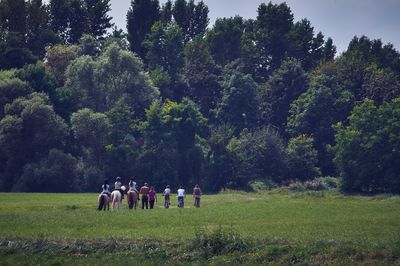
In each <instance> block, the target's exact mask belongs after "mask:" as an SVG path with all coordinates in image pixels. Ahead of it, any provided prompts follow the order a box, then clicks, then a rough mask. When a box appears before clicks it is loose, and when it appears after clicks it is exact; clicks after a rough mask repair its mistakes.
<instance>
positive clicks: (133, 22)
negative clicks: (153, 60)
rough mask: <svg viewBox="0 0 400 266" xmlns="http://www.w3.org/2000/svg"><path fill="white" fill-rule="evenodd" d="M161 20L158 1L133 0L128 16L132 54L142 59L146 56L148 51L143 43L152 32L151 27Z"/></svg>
mask: <svg viewBox="0 0 400 266" xmlns="http://www.w3.org/2000/svg"><path fill="white" fill-rule="evenodd" d="M159 18H160V7H159V2H158V0H145V1H143V0H132V1H131V7H130V8H129V10H128V13H127V15H126V20H127V31H128V41H129V44H130V48H131V51H132V52H135V53H137V54H138V55H139V56H140V57H141V58H142V59H144V58H145V56H146V49H145V48H144V47H143V45H142V42H143V40H144V39H145V37H146V35H147V34H148V33H149V32H150V30H151V26H152V25H153V24H154V22H156V21H158V20H159Z"/></svg>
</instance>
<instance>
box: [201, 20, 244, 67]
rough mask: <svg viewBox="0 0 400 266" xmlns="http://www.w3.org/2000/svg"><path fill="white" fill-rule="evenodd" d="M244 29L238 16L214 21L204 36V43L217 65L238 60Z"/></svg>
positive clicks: (242, 22)
mask: <svg viewBox="0 0 400 266" xmlns="http://www.w3.org/2000/svg"><path fill="white" fill-rule="evenodd" d="M244 28H245V25H244V21H243V18H242V17H239V16H235V17H233V18H222V19H217V20H216V21H215V24H214V26H213V28H212V29H211V30H210V31H208V32H207V34H206V42H207V45H208V47H209V50H210V52H211V54H212V56H213V58H214V60H215V62H216V63H217V64H220V65H226V64H228V63H229V62H231V61H233V60H235V59H238V58H240V56H241V42H242V35H243V32H244Z"/></svg>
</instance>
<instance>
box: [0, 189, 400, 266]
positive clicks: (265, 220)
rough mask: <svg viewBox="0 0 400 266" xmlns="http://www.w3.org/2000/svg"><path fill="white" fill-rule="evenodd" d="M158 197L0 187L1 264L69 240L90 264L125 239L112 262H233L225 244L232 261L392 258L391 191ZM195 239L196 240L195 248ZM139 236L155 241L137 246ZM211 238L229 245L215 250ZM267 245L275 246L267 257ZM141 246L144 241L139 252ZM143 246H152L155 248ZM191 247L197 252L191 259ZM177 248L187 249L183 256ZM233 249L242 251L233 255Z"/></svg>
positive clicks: (63, 257)
mask: <svg viewBox="0 0 400 266" xmlns="http://www.w3.org/2000/svg"><path fill="white" fill-rule="evenodd" d="M161 198H162V197H161V196H160V195H159V201H160V202H159V203H158V204H157V205H156V207H155V209H153V210H141V209H140V210H136V211H135V210H128V209H127V206H126V202H124V205H123V208H122V209H121V210H120V211H109V212H108V211H106V212H103V211H101V212H99V211H97V210H96V204H97V195H96V194H17V193H16V194H8V193H3V194H1V193H0V202H1V204H0V241H1V243H0V255H2V256H0V257H2V259H0V265H1V264H5V265H7V264H9V265H15V264H19V263H22V262H24V263H28V262H29V263H28V264H41V263H42V262H41V259H43V260H44V259H45V260H44V262H48V263H49V264H54V263H55V264H60V263H58V262H61V264H69V263H71V264H73V263H77V260H75V259H74V258H73V257H72V258H71V257H70V256H67V255H68V254H67V253H65V252H64V251H65V250H67V251H68V250H69V251H68V252H72V253H73V254H76V253H79V252H76V249H78V251H79V248H78V247H80V249H82V248H83V249H85V248H86V250H87V252H86V253H85V254H86V255H85V256H78V257H79V260H78V262H79V261H80V262H81V263H82V264H94V263H95V262H96V261H98V260H103V259H105V258H108V257H109V258H110V259H112V257H113V256H114V255H115V252H117V250H115V249H110V245H112V246H113V247H116V246H118V247H125V248H120V250H121V249H122V250H124V252H125V253H124V254H125V255H124V256H121V260H120V261H119V262H120V264H129V261H130V260H129V259H131V261H132V260H133V261H135V262H140V264H142V263H149V264H152V263H155V264H157V262H160V260H167V261H169V262H171V263H178V262H181V261H183V262H185V261H186V263H192V262H194V261H196V262H199V263H201V262H203V263H204V262H207V263H210V262H215V263H216V264H220V263H222V262H226V263H232V261H231V260H229V259H228V258H230V259H232V257H231V256H227V254H226V253H229V254H236V255H235V256H233V257H235V258H236V259H238V260H239V261H236V262H238V263H249V264H251V263H253V262H257V260H260V262H262V263H267V262H271V261H272V262H274V263H277V264H287V263H289V264H296V262H297V261H296V259H295V260H294V261H291V259H290V258H292V257H293V256H295V258H296V256H297V255H296V254H300V255H301V254H303V255H301V256H300V257H301V258H302V259H300V261H299V263H300V264H301V263H303V262H309V263H306V264H313V263H311V262H312V261H314V260H316V259H317V258H320V256H322V255H326V254H331V255H332V256H331V257H329V258H326V262H330V263H331V262H334V261H335V260H336V259H338V261H337V262H338V263H345V264H346V262H348V263H351V264H353V263H354V262H355V261H354V260H355V259H357V258H358V257H359V256H361V255H362V259H361V261H360V262H363V263H365V262H368V261H369V262H373V263H374V264H375V263H377V262H382V263H383V264H392V263H393V264H394V263H399V262H400V260H399V257H398V255H397V253H396V252H398V253H399V256H400V246H399V243H400V242H399V240H400V211H399V210H400V197H397V196H375V197H365V196H343V195H341V194H338V193H335V192H329V193H324V192H310V193H277V192H262V193H234V192H229V193H221V194H218V195H205V196H204V197H203V199H202V207H201V208H199V209H196V208H194V207H193V206H192V205H193V200H192V199H191V198H190V197H188V198H187V199H186V202H185V204H186V206H185V208H184V209H178V208H176V198H173V199H172V201H173V202H172V203H173V205H172V206H171V208H170V209H164V208H163V207H162V200H161ZM174 201H175V202H174ZM196 233H197V236H196ZM238 239H239V240H238ZM38 241H39V242H38ZM110 241H111V242H110ZM196 241H197V242H202V244H204V245H203V246H201V245H202V244H201V245H200V246H197V248H196ZM207 241H208V242H207ZM218 241H219V242H221V243H222V244H221V243H219V242H218ZM237 241H239V242H237ZM236 242H237V243H236ZM10 243H11V244H10ZM146 243H148V244H149V245H150V246H151V247H153V246H154V247H153V248H151V247H150V249H149V248H148V247H143V246H141V245H145V244H146ZM210 243H211V244H210ZM219 244H221V245H222V246H224V245H225V246H229V245H231V244H232V246H233V247H234V248H230V249H228V250H227V249H224V248H220V249H218V248H217V250H216V249H215V248H214V247H215V246H218V245H219ZM96 245H97V248H93V249H91V248H90V247H93V246H96ZM235 245H236V246H238V247H236V246H235ZM285 247H286V248H285ZM288 247H289V248H288ZM273 248H276V249H277V250H278V251H276V252H277V254H278V255H276V256H275V255H274V256H272V257H271V255H268V254H270V253H271V250H270V249H273ZM70 249H71V250H70ZM142 249H145V250H146V251H145V252H144V253H143V254H142V251H141V250H142ZM158 249H159V251H157V250H158ZM181 249H183V250H181ZM341 249H343V250H344V251H340V250H341ZM24 250H25V252H22V251H24ZM51 250H53V251H54V250H56V251H57V250H58V252H55V251H54V252H55V253H54V252H53V253H52V252H50V251H51ZM63 250H64V251H63ZM149 250H153V251H154V250H156V251H155V254H156V255H154V254H153V255H154V258H152V257H151V256H150V255H151V254H152V253H151V252H153V251H150V253H149V254H150V255H149V254H148V252H149ZM224 250H225V251H224ZM338 250H339V251H338ZM101 251H104V252H101ZM169 251H171V252H172V253H169ZM193 251H196V252H200V253H201V254H200V253H199V254H197V255H198V259H195V257H193V256H194V255H193V254H196V252H194V253H193ZM26 252H27V253H28V254H30V256H29V257H30V258H31V259H29V260H28V259H27V258H28V257H27V256H28V255H27V254H26ZM157 252H159V253H160V254H161V255H160V254H158V253H157ZM185 252H186V253H187V252H189V253H190V252H191V253H192V255H193V256H191V255H188V258H186V257H185V256H186V255H184V254H186V253H185ZM224 252H225V253H224ZM341 252H344V253H343V254H342V253H341ZM360 252H361V255H360V254H359V253H360ZM273 253H274V252H273ZM113 254H114V255H113ZM146 254H147V255H146ZM177 254H181V255H177ZM182 254H183V255H182ZM241 254H242V255H243V254H247V255H246V256H245V257H243V258H242V255H241ZM263 254H264V255H263ZM266 254H267V255H268V256H267V255H266ZM374 254H375V255H374ZM376 254H378V255H376ZM379 254H380V255H379ZM97 256H98V257H97ZM149 256H150V260H148V259H149ZM263 256H264V257H263ZM265 256H266V257H265ZM357 256H358V257H357ZM224 258H226V259H228V261H225V260H224ZM240 258H242V259H243V261H240ZM52 259H54V260H55V261H53V262H54V263H53V262H52ZM220 260H222V261H220ZM288 260H290V261H288ZM292 262H293V263H292ZM45 264H46V263H45Z"/></svg>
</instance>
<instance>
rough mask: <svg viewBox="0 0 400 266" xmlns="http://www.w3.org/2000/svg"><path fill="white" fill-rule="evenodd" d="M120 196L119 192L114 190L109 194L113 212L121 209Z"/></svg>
mask: <svg viewBox="0 0 400 266" xmlns="http://www.w3.org/2000/svg"><path fill="white" fill-rule="evenodd" d="M121 198H122V194H121V192H120V191H119V190H114V191H113V192H111V203H112V208H113V210H115V209H117V210H118V209H119V208H120V207H121Z"/></svg>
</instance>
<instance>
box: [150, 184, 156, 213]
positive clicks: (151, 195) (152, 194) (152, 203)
mask: <svg viewBox="0 0 400 266" xmlns="http://www.w3.org/2000/svg"><path fill="white" fill-rule="evenodd" d="M154 201H156V202H157V193H156V191H155V190H154V187H150V191H149V203H150V209H153V208H154Z"/></svg>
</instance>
